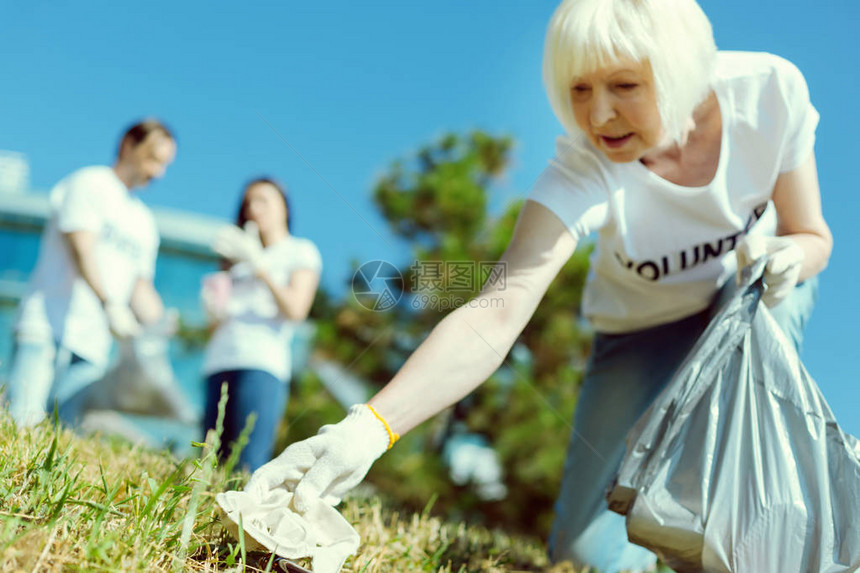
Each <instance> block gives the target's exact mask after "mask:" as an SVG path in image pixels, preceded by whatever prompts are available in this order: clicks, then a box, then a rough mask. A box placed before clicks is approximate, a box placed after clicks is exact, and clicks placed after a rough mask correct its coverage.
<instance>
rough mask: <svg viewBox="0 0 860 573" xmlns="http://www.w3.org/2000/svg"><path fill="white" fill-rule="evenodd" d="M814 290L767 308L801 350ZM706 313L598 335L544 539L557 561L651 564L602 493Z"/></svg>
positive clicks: (804, 287)
mask: <svg viewBox="0 0 860 573" xmlns="http://www.w3.org/2000/svg"><path fill="white" fill-rule="evenodd" d="M817 293H818V280H817V278H813V279H810V280H807V281H805V282H804V283H802V284H800V285H798V286H797V287H796V288H795V289H794V292H793V293H792V294H791V295H789V297H788V298H787V299H786V300H784V301H783V302H782V304H780V305H778V306H777V307H775V308H773V309H771V311H770V312H771V315H772V316H773V317H774V318H775V319H776V321H777V323H778V324H779V325H780V327H781V328H782V329H783V331H784V332H785V333H786V334H787V335H788V339H789V340H790V341H791V342H793V343H794V345H795V348H797V350H798V352H799V351H800V347H801V344H802V342H803V328H804V326H805V325H806V321H807V320H808V318H809V316H810V314H811V313H812V308H813V306H814V305H815V300H816V298H817ZM711 313H712V311H711V310H706V311H704V312H701V313H699V314H696V315H693V316H690V317H687V318H684V319H682V320H679V321H677V322H673V323H669V324H663V325H660V326H656V327H653V328H647V329H644V330H640V331H636V332H630V333H623V334H600V333H598V334H596V335H595V337H594V343H593V346H592V352H591V356H590V357H589V361H588V365H587V366H586V371H585V377H584V379H583V383H582V389H581V390H580V394H579V402H578V405H577V407H576V413H575V415H574V430H573V433H572V435H571V438H570V443H569V445H568V450H567V459H566V461H565V464H564V473H563V476H562V486H561V492H560V493H559V496H558V499H557V500H556V503H555V513H556V516H555V521H554V523H553V528H552V533H551V535H550V542H549V552H550V557H551V558H552V560H553V561H554V562H559V561H566V560H569V561H573V562H574V564H576V565H579V566H584V565H589V566H591V567H595V568H597V569H598V570H599V571H601V572H602V573H617V572H618V571H622V570H630V571H648V570H650V569H652V568H653V567H654V565H655V563H656V561H657V557H656V556H655V555H654V554H653V553H651V552H650V551H648V550H646V549H644V548H642V547H640V546H638V545H634V544H632V543H630V542H628V541H627V529H626V526H625V518H624V516H622V515H619V514H617V513H614V512H612V511H610V510H609V509H608V504H607V501H606V492H607V490H608V488H609V486H610V485H611V482H612V480H613V479H614V478H615V475H616V473H617V471H618V469H619V467H620V466H621V461H622V460H623V458H624V454H625V453H626V443H625V438H626V436H627V433H628V432H629V431H630V429H631V428H632V427H633V425H634V424H635V423H636V421H637V420H638V419H639V417H640V416H641V415H642V414H643V413H644V412H645V410H647V409H648V406H649V405H650V404H651V402H652V401H653V400H654V399H655V398H656V397H657V395H658V394H659V393H660V391H662V390H663V388H664V387H665V386H666V384H667V383H668V382H669V381H670V380H671V378H672V376H673V375H674V373H675V371H676V370H677V369H678V367H679V366H680V365H681V362H682V361H683V360H684V358H685V357H686V356H687V354H688V352H689V351H690V349H691V348H692V347H693V345H694V344H695V343H696V341H697V340H698V338H699V336H700V335H701V334H702V333H703V332H704V330H705V328H706V327H707V326H708V322H709V320H710V318H711Z"/></svg>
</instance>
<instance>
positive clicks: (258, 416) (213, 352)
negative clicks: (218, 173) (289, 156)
mask: <svg viewBox="0 0 860 573" xmlns="http://www.w3.org/2000/svg"><path fill="white" fill-rule="evenodd" d="M290 230H291V228H290V205H289V201H288V199H287V195H286V193H285V192H284V190H283V188H282V187H281V186H280V185H279V184H278V183H277V182H276V181H274V180H272V179H268V178H259V179H255V180H253V181H251V182H250V183H248V184H247V185H246V186H245V189H244V191H243V194H242V202H241V203H240V205H239V212H238V214H237V216H236V225H235V226H234V225H230V226H227V227H225V228H223V229H222V230H221V231H220V232H219V233H218V235H217V236H216V238H215V241H214V242H213V245H212V248H213V249H214V250H215V251H216V252H217V253H218V254H220V255H221V256H223V257H224V259H225V261H226V262H227V265H226V266H227V268H226V270H225V271H222V272H220V273H215V274H213V275H210V276H209V277H207V279H206V280H205V281H204V285H203V289H202V292H201V299H202V301H203V304H204V307H205V309H206V312H207V315H208V317H209V320H210V324H211V325H212V327H213V334H212V339H211V340H210V342H209V346H208V347H207V350H206V358H205V361H204V366H203V373H204V375H205V376H206V407H205V413H204V430H209V429H210V428H215V423H216V420H217V416H218V401H219V399H220V397H221V386H222V384H224V383H226V384H227V396H228V399H227V406H226V412H225V417H224V431H223V433H222V435H221V449H220V451H219V455H220V456H221V457H222V458H224V457H226V456H227V455H228V453H229V448H230V447H231V446H232V445H233V444H234V443H235V441H236V440H237V438H238V437H239V435H240V434H241V432H242V430H243V429H244V427H245V425H246V424H247V423H248V419H249V417H250V416H251V415H252V414H253V415H254V416H255V422H254V426H253V430H252V431H251V434H250V439H249V442H248V444H247V447H245V448H244V449H243V450H242V452H241V454H240V456H239V465H240V466H243V467H246V468H248V469H249V470H251V471H253V470H255V469H256V468H258V467H259V466H261V465H262V464H264V463H265V462H267V461H268V460H269V459H270V458H271V455H272V448H273V447H274V440H275V432H276V430H277V427H278V423H279V421H280V419H281V416H282V414H283V411H284V408H285V407H286V404H287V397H288V389H289V376H290V370H291V361H290V353H289V345H290V341H291V340H292V337H293V333H294V331H295V327H296V323H297V322H300V321H302V320H304V319H305V318H307V316H308V312H309V311H310V308H311V304H312V303H313V299H314V295H315V294H316V290H317V286H318V284H319V277H320V270H321V268H322V261H321V258H320V254H319V251H318V250H317V248H316V246H315V245H314V244H313V243H312V242H311V241H310V240H308V239H304V238H299V237H294V236H293V235H292V234H291V233H290Z"/></svg>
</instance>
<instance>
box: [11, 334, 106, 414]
mask: <svg viewBox="0 0 860 573" xmlns="http://www.w3.org/2000/svg"><path fill="white" fill-rule="evenodd" d="M106 370H107V367H106V365H99V364H94V363H92V362H90V361H88V360H86V359H84V358H82V357H81V356H78V355H77V354H75V353H74V352H71V351H70V350H68V349H66V348H63V347H62V346H57V345H56V344H54V343H36V342H20V341H19V342H16V343H15V349H14V351H13V357H12V368H11V371H10V374H9V409H10V411H11V413H12V417H13V419H14V420H15V422H16V423H17V424H18V425H19V426H24V427H27V426H32V425H35V424H37V423H38V422H40V421H41V420H42V419H44V418H45V414H46V412H50V411H53V407H54V403H56V404H57V414H58V416H59V418H60V421H61V422H63V423H64V424H66V425H69V426H73V425H76V424H78V423H79V422H80V421H81V418H82V416H83V413H84V407H85V406H86V401H87V391H88V390H89V386H90V384H92V383H94V382H96V381H97V380H99V379H101V378H102V377H103V376H104V374H105V371H106Z"/></svg>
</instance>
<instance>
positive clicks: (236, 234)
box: [212, 221, 263, 272]
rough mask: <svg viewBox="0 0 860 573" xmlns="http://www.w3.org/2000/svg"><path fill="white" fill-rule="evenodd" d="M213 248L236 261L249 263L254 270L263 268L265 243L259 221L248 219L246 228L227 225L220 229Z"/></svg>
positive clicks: (213, 242)
mask: <svg viewBox="0 0 860 573" xmlns="http://www.w3.org/2000/svg"><path fill="white" fill-rule="evenodd" d="M212 250H213V251H215V252H216V253H218V254H219V255H221V256H222V257H224V258H225V259H229V260H231V261H233V262H234V263H241V262H244V263H248V265H250V266H251V269H252V270H253V271H254V272H257V271H259V270H261V269H262V268H263V244H262V243H261V242H260V230H259V228H258V227H257V223H255V222H253V221H248V222H247V223H245V228H244V229H240V228H239V227H237V226H235V225H226V226H224V227H222V228H221V229H219V230H218V232H217V233H216V234H215V239H214V240H213V241H212Z"/></svg>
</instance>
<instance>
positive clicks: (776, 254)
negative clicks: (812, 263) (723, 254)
mask: <svg viewBox="0 0 860 573" xmlns="http://www.w3.org/2000/svg"><path fill="white" fill-rule="evenodd" d="M735 251H736V252H737V257H738V273H739V274H738V276H740V270H741V269H742V268H744V267H746V266H749V265H751V264H752V263H754V262H755V261H756V260H758V259H760V258H762V257H767V265H765V269H764V284H765V291H764V294H762V297H761V300H762V301H763V302H764V303H765V304H766V305H767V306H768V307H774V306H776V305H778V304H779V303H781V302H782V301H783V300H785V298H786V297H787V296H788V295H789V294H791V290H792V289H793V288H794V287H795V285H797V280H798V279H799V278H800V268H801V267H802V266H803V257H804V253H803V249H801V248H800V245H798V244H797V242H795V241H794V239H791V238H789V237H765V236H761V235H756V236H747V237H746V238H744V240H742V241H741V242H740V243H739V244H738V246H737V248H736V249H735Z"/></svg>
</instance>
